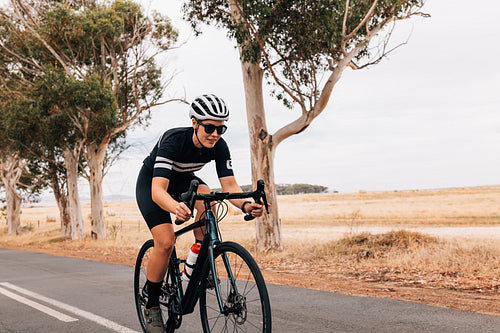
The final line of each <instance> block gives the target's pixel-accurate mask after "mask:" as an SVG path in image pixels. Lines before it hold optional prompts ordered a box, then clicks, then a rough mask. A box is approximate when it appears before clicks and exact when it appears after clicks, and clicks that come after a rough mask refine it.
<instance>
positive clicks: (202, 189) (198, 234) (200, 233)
mask: <svg viewBox="0 0 500 333" xmlns="http://www.w3.org/2000/svg"><path fill="white" fill-rule="evenodd" d="M198 193H204V194H207V193H210V187H208V186H207V185H203V184H202V185H200V186H199V187H198ZM195 208H196V219H195V221H198V220H199V219H200V218H201V216H202V214H203V213H204V211H205V204H204V203H203V201H199V200H198V201H196V204H195ZM212 211H213V212H214V214H215V209H212ZM193 233H194V237H195V238H196V240H198V241H200V242H201V241H202V240H203V237H204V235H205V227H201V228H198V229H194V230H193Z"/></svg>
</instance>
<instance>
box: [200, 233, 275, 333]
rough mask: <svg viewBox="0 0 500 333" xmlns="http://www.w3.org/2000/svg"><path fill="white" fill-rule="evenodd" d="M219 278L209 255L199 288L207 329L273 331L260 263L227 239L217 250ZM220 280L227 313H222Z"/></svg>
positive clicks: (202, 316) (215, 251)
mask: <svg viewBox="0 0 500 333" xmlns="http://www.w3.org/2000/svg"><path fill="white" fill-rule="evenodd" d="M214 260H215V269H216V275H217V281H214V278H213V274H212V272H211V269H210V262H209V259H207V261H206V262H205V265H204V268H203V273H202V279H201V288H200V315H201V323H202V326H203V331H204V332H264V333H267V332H271V306H270V304H269V295H268V293H267V288H266V284H265V282H264V278H263V277H262V273H261V272H260V269H259V267H258V266H257V263H256V262H255V260H254V259H253V258H252V256H251V255H250V253H248V251H247V250H245V248H243V247H242V246H241V245H239V244H236V243H233V242H224V243H221V244H220V245H219V246H217V247H216V248H215V250H214ZM216 283H217V285H218V287H219V288H218V289H219V293H220V299H221V301H222V305H223V309H224V313H221V311H220V307H219V301H218V298H217V295H216V294H217V293H216V288H215V284H216Z"/></svg>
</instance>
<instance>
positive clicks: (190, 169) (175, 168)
mask: <svg viewBox="0 0 500 333" xmlns="http://www.w3.org/2000/svg"><path fill="white" fill-rule="evenodd" d="M203 165H205V164H203ZM203 165H202V166H198V167H195V168H188V169H181V168H178V167H176V166H175V165H173V166H172V169H173V170H174V171H177V172H191V171H198V170H201V168H203Z"/></svg>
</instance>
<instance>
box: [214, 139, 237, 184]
mask: <svg viewBox="0 0 500 333" xmlns="http://www.w3.org/2000/svg"><path fill="white" fill-rule="evenodd" d="M215 148H216V151H215V168H216V169H217V176H218V177H219V178H222V177H228V176H234V173H233V164H232V161H231V154H230V153H229V147H228V146H227V144H226V141H224V140H223V139H220V140H219V142H218V143H217V145H216V147H215Z"/></svg>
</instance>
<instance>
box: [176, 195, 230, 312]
mask: <svg viewBox="0 0 500 333" xmlns="http://www.w3.org/2000/svg"><path fill="white" fill-rule="evenodd" d="M204 204H205V218H204V219H203V220H200V221H197V222H195V223H192V224H190V225H188V226H186V227H184V228H182V229H180V230H178V231H176V232H175V237H176V238H177V237H179V236H181V235H183V234H185V233H187V232H188V231H191V230H193V229H196V228H199V227H203V226H205V227H206V232H205V237H204V239H203V242H202V244H201V248H200V253H199V254H198V258H197V260H196V263H195V266H194V268H193V272H192V274H191V279H190V280H189V283H188V285H187V287H186V293H185V294H183V290H182V284H181V283H179V276H180V271H179V263H180V262H181V261H180V260H179V259H177V255H176V252H175V249H174V251H173V252H172V257H171V264H170V266H171V269H173V271H172V272H173V274H174V275H175V276H176V283H177V286H178V296H179V299H180V300H181V305H182V314H183V315H185V314H189V313H192V312H193V311H194V307H195V305H196V303H197V301H198V297H199V294H198V285H199V284H200V280H201V274H202V270H203V265H204V263H205V261H206V258H207V256H208V258H209V260H210V269H211V271H212V274H213V279H214V281H217V279H218V277H217V271H216V269H215V260H214V249H215V248H216V246H217V245H218V244H220V243H221V240H220V238H219V227H218V224H217V221H216V217H215V214H214V213H213V211H212V209H211V203H210V201H205V200H204ZM222 260H223V262H224V265H225V267H226V270H227V271H228V275H229V276H228V279H230V281H231V285H232V286H233V288H234V290H235V292H238V290H237V286H236V283H235V281H234V277H233V274H232V271H231V268H230V265H229V262H228V259H227V257H226V255H225V254H223V257H222ZM172 266H174V267H172ZM215 293H216V295H217V301H218V303H219V309H220V311H221V313H222V314H225V313H226V312H227V311H226V309H224V305H223V303H222V299H221V296H220V291H219V285H218V284H217V283H215Z"/></svg>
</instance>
